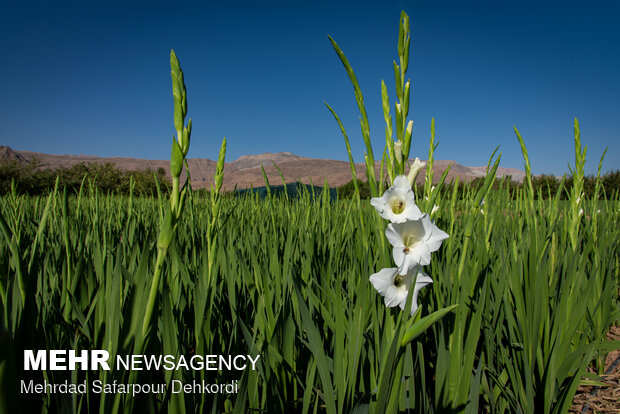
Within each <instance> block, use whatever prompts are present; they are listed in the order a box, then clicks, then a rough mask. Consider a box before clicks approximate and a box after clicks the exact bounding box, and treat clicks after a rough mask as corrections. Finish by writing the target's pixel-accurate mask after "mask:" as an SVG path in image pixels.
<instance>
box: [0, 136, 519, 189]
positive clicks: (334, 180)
mask: <svg viewBox="0 0 620 414" xmlns="http://www.w3.org/2000/svg"><path fill="white" fill-rule="evenodd" d="M8 159H10V160H16V161H18V162H21V163H29V162H32V161H33V160H35V159H36V160H37V161H38V162H39V163H41V166H42V168H58V167H65V168H68V167H71V166H73V165H75V164H78V163H82V162H83V163H91V162H96V163H112V164H114V165H115V166H116V168H119V169H122V170H128V171H129V170H144V169H147V168H150V169H151V170H153V171H156V170H157V169H158V168H163V169H164V170H165V171H166V173H168V170H169V162H168V161H167V160H144V159H137V158H125V157H109V158H102V157H96V156H92V155H54V154H43V153H37V152H31V151H14V150H12V149H11V148H9V147H7V146H0V160H8ZM274 162H275V163H276V165H277V166H278V167H279V168H280V170H281V171H282V175H283V176H284V179H285V181H286V182H287V183H290V182H296V181H301V182H303V183H304V184H310V183H313V184H315V185H319V186H322V185H323V183H324V182H325V180H327V183H328V185H329V186H330V187H338V186H341V185H343V184H346V183H347V182H349V181H350V180H351V169H350V166H349V163H348V162H346V161H337V160H325V159H314V158H306V157H300V156H298V155H295V154H291V153H290V152H279V153H275V154H272V153H263V154H257V155H243V156H241V157H239V159H237V160H235V161H232V162H228V163H226V166H225V168H224V190H228V191H230V190H232V189H233V188H235V186H236V187H237V188H239V189H242V188H249V187H250V186H251V185H253V186H254V187H262V186H263V185H264V180H263V175H262V172H261V168H260V166H261V164H262V165H263V167H264V169H265V173H266V174H267V177H268V179H269V182H270V184H272V185H278V184H281V183H282V179H281V177H280V173H279V172H278V170H277V169H276V168H275V167H274V165H273V163H274ZM449 164H452V167H451V169H450V172H449V173H448V177H447V181H448V182H449V181H450V180H452V179H453V178H455V177H456V176H459V177H460V179H461V181H463V180H465V181H469V180H471V179H473V178H476V177H481V176H484V173H485V169H486V167H467V166H464V165H460V164H458V163H456V162H454V161H442V160H438V161H435V165H434V168H433V169H434V172H435V177H436V179H437V180H438V179H439V177H440V176H441V174H442V173H443V172H444V170H445V169H446V168H447V167H448V165H449ZM215 165H216V163H215V161H212V160H209V159H204V158H192V159H189V168H190V173H191V176H192V184H193V186H194V188H205V187H208V186H209V184H210V183H211V182H212V179H213V174H214V173H215ZM375 167H376V174H377V176H378V175H379V169H380V168H379V163H378V162H377V163H376V164H375ZM355 168H356V173H357V177H358V178H360V179H365V174H364V168H365V166H364V164H362V163H358V164H355ZM425 172H426V170H425V169H423V170H422V171H421V172H420V176H419V177H418V182H422V181H423V179H424V178H423V177H424V174H425ZM497 172H498V176H503V175H512V178H513V179H514V180H522V179H523V176H524V175H525V174H524V173H523V172H522V171H520V170H517V169H514V168H502V167H500V168H498V171H497Z"/></svg>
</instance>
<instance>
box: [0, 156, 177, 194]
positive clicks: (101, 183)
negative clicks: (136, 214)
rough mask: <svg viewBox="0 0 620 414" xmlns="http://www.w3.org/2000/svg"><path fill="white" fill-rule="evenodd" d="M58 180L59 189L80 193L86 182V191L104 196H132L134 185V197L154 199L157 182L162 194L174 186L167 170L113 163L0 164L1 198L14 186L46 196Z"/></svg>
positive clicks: (16, 162)
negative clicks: (128, 168)
mask: <svg viewBox="0 0 620 414" xmlns="http://www.w3.org/2000/svg"><path fill="white" fill-rule="evenodd" d="M85 177H86V178H85ZM57 178H58V187H59V188H61V189H65V188H66V189H67V191H68V192H70V193H71V192H73V193H77V192H78V191H79V190H80V186H81V185H82V182H83V181H84V180H85V181H84V190H88V189H89V188H91V187H92V186H94V188H96V189H97V190H98V191H99V192H101V193H104V194H107V193H113V194H129V191H130V186H133V194H134V195H140V196H150V195H156V194H157V183H159V186H160V189H161V191H162V192H168V189H169V188H170V185H171V184H170V179H169V178H168V177H167V176H166V172H165V171H164V169H163V168H159V169H158V170H157V171H152V170H150V169H146V170H142V171H124V170H119V169H118V168H115V166H114V164H111V163H105V164H101V163H88V164H85V163H79V164H75V165H73V166H72V167H70V168H63V167H60V168H43V167H42V165H41V164H40V163H39V162H37V161H36V160H34V161H32V162H30V163H29V164H22V163H20V162H18V161H15V160H8V161H3V162H1V163H0V195H4V194H7V193H8V192H9V191H11V186H12V185H14V186H15V190H16V191H17V192H18V193H19V194H30V195H37V194H46V193H48V192H49V191H50V190H52V189H53V188H54V186H55V185H56V179H57ZM156 180H157V181H156Z"/></svg>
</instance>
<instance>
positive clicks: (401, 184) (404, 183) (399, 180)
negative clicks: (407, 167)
mask: <svg viewBox="0 0 620 414" xmlns="http://www.w3.org/2000/svg"><path fill="white" fill-rule="evenodd" d="M394 187H395V188H398V189H406V190H411V185H410V184H409V180H408V179H407V177H405V176H404V175H399V176H397V177H396V178H394Z"/></svg>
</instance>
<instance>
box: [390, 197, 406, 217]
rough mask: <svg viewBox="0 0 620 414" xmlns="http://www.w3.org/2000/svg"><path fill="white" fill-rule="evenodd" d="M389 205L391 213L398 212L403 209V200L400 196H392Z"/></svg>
mask: <svg viewBox="0 0 620 414" xmlns="http://www.w3.org/2000/svg"><path fill="white" fill-rule="evenodd" d="M390 207H391V208H392V213H394V214H400V213H402V212H403V211H404V210H405V202H404V201H403V200H402V199H400V198H393V199H392V202H391V203H390Z"/></svg>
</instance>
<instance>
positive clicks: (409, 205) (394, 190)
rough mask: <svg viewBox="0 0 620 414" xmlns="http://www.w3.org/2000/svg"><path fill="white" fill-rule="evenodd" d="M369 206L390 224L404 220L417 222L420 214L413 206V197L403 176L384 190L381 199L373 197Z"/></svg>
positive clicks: (416, 207)
mask: <svg viewBox="0 0 620 414" xmlns="http://www.w3.org/2000/svg"><path fill="white" fill-rule="evenodd" d="M370 204H371V205H372V206H373V207H374V208H375V209H376V210H377V212H378V213H379V215H380V216H381V217H383V218H384V219H387V220H390V221H391V222H392V223H402V222H404V221H406V220H418V219H420V218H421V217H422V212H421V211H420V209H419V208H418V206H416V205H415V197H414V195H413V191H412V190H411V186H410V185H409V181H408V180H407V178H406V177H405V176H404V175H399V176H398V177H396V178H395V179H394V185H393V186H391V187H390V188H388V189H387V190H386V192H385V193H384V194H383V196H382V197H375V198H372V199H371V200H370Z"/></svg>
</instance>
